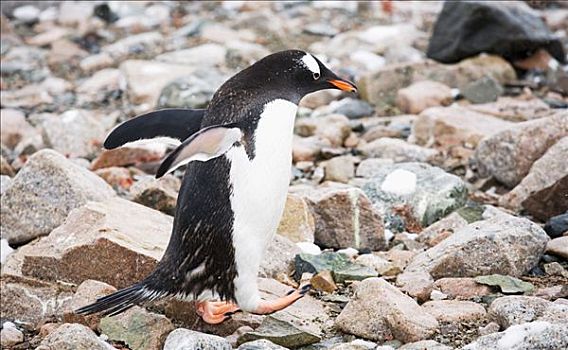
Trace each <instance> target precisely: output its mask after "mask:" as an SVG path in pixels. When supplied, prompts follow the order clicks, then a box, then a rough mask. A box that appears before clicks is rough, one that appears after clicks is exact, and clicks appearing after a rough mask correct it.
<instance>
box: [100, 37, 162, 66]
mask: <svg viewBox="0 0 568 350" xmlns="http://www.w3.org/2000/svg"><path fill="white" fill-rule="evenodd" d="M163 43H164V37H163V36H162V34H160V33H159V32H146V33H141V34H135V35H129V36H126V37H125V38H124V39H120V40H118V41H115V42H114V43H112V44H110V45H107V46H105V47H103V48H102V52H103V53H107V54H109V55H110V56H111V57H112V58H113V59H115V60H123V59H125V58H128V57H129V56H134V55H137V54H138V55H139V54H141V53H143V54H145V55H148V54H151V53H153V52H157V51H159V50H160V49H161V46H162V45H163Z"/></svg>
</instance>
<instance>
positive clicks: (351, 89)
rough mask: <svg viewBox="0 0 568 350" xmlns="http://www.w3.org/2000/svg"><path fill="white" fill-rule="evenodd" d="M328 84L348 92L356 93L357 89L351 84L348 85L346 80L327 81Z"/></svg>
mask: <svg viewBox="0 0 568 350" xmlns="http://www.w3.org/2000/svg"><path fill="white" fill-rule="evenodd" d="M328 82H329V83H330V84H331V85H333V86H335V87H336V88H338V89H339V90H342V91H349V92H357V87H356V86H355V85H354V84H353V83H350V82H348V81H346V80H339V79H334V80H328Z"/></svg>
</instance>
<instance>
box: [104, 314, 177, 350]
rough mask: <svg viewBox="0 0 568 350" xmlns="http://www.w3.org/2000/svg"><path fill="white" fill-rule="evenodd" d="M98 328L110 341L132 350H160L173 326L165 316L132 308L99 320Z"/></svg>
mask: <svg viewBox="0 0 568 350" xmlns="http://www.w3.org/2000/svg"><path fill="white" fill-rule="evenodd" d="M99 328H100V331H101V333H103V334H105V335H106V336H108V338H109V339H110V340H112V341H123V342H124V343H126V344H128V346H129V347H130V348H132V349H137V350H138V349H139V350H161V349H162V344H163V343H164V340H165V339H166V336H167V335H168V334H169V333H170V332H171V331H172V330H173V329H174V326H173V324H172V323H171V321H170V320H168V319H167V318H166V316H164V315H158V314H155V313H151V312H148V311H146V310H145V309H143V308H141V307H138V306H134V307H132V308H130V309H128V310H127V311H125V312H124V313H122V314H120V315H117V316H113V317H105V318H103V319H101V323H100V326H99Z"/></svg>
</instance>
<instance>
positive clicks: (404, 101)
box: [396, 80, 453, 114]
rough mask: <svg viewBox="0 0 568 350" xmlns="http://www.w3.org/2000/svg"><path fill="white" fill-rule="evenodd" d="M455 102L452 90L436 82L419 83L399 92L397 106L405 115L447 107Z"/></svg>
mask: <svg viewBox="0 0 568 350" xmlns="http://www.w3.org/2000/svg"><path fill="white" fill-rule="evenodd" d="M452 101H453V96H452V90H451V89H450V88H449V87H448V86H447V85H444V84H442V83H439V82H436V81H429V80H425V81H419V82H416V83H414V84H412V85H410V86H408V87H405V88H403V89H400V90H398V92H397V95H396V105H397V107H398V108H399V109H400V110H401V111H402V112H403V113H410V114H418V113H420V112H422V111H423V110H425V109H426V108H429V107H434V106H447V105H449V104H450V103H452Z"/></svg>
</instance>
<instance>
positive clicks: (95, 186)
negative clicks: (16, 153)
mask: <svg viewBox="0 0 568 350" xmlns="http://www.w3.org/2000/svg"><path fill="white" fill-rule="evenodd" d="M112 196H114V191H113V190H112V188H111V187H110V186H109V185H107V184H106V183H105V182H104V180H103V179H101V178H99V177H98V176H97V175H95V174H93V173H91V172H89V171H88V170H86V169H83V168H81V167H80V166H78V165H75V164H74V163H73V162H71V161H69V160H67V159H65V157H63V156H62V155H60V154H59V153H57V152H55V151H52V150H42V151H39V152H37V153H35V154H34V155H33V156H31V157H30V158H29V159H28V161H27V162H26V165H25V166H24V167H23V168H22V169H21V170H20V172H18V175H17V176H16V177H15V178H14V179H13V181H12V184H11V185H10V187H9V188H8V189H7V190H6V192H5V193H4V194H3V195H2V199H1V201H2V206H1V213H2V226H1V230H2V237H3V238H6V239H8V241H9V242H10V243H23V242H27V241H29V240H32V239H34V238H36V237H38V236H42V235H46V234H48V233H49V232H51V230H53V229H54V228H55V227H57V226H59V225H60V224H62V223H63V221H64V220H65V218H66V217H67V214H68V213H69V212H70V211H71V210H72V209H74V208H78V207H80V206H81V205H83V204H85V203H86V202H87V201H90V200H95V201H100V200H105V199H107V198H110V197H112Z"/></svg>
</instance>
